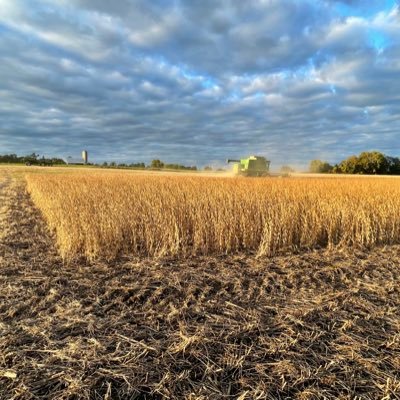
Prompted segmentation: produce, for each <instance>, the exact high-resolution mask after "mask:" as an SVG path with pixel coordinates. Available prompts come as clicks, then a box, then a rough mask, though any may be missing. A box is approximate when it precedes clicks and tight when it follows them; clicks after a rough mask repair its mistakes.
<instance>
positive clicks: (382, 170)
mask: <svg viewBox="0 0 400 400" xmlns="http://www.w3.org/2000/svg"><path fill="white" fill-rule="evenodd" d="M309 172H313V173H333V174H365V175H400V159H399V158H397V157H391V156H387V155H385V154H383V153H380V152H379V151H370V152H367V151H365V152H363V153H361V154H360V155H358V156H355V155H353V156H350V157H348V158H346V159H345V160H343V161H341V162H340V163H338V164H335V165H331V164H329V163H327V162H326V161H322V160H312V161H311V162H310V167H309Z"/></svg>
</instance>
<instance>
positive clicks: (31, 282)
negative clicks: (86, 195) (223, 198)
mask: <svg viewBox="0 0 400 400" xmlns="http://www.w3.org/2000/svg"><path fill="white" fill-rule="evenodd" d="M12 196H13V199H12V202H10V210H9V211H10V212H9V215H8V220H7V235H6V237H5V238H3V239H2V240H1V241H0V398H1V399H11V398H15V399H163V398H171V399H177V398H179V399H181V398H182V399H183V398H186V399H221V398H239V399H242V400H243V399H284V398H286V399H292V398H297V399H318V398H321V399H322V398H326V399H337V398H341V399H353V398H355V397H356V396H358V397H359V398H363V399H378V398H386V399H395V398H400V375H399V372H398V371H399V370H400V335H399V329H400V311H399V309H400V308H399V307H400V290H399V281H400V279H399V278H400V269H399V266H400V262H399V256H400V247H399V246H396V247H388V248H381V249H377V250H375V251H371V252H369V253H362V252H354V253H347V254H346V253H341V252H330V253H328V252H323V251H318V252H312V253H308V254H303V255H296V256H285V257H276V258H271V259H264V260H260V259H258V260H256V259H255V258H254V257H251V256H225V257H198V258H191V259H186V260H176V259H164V260H162V261H154V260H150V259H147V260H139V259H129V260H122V261H119V262H116V263H112V264H109V265H106V264H102V263H98V264H93V265H84V264H75V265H63V263H62V261H61V259H60V258H59V257H58V255H57V251H56V249H55V248H54V244H53V240H52V238H51V236H50V235H49V234H48V232H47V231H46V227H45V225H44V223H43V221H42V220H41V218H40V216H39V215H38V213H37V212H36V211H35V209H34V208H33V206H32V204H31V202H30V199H29V198H28V196H27V195H26V193H25V191H24V188H23V186H21V185H20V186H18V187H17V189H15V191H14V192H13V194H12ZM385 396H386V397H385Z"/></svg>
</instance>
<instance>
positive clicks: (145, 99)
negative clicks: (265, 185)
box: [0, 0, 400, 167]
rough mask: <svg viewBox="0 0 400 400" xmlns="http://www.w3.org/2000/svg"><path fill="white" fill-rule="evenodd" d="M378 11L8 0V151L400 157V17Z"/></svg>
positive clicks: (354, 6)
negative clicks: (399, 145)
mask: <svg viewBox="0 0 400 400" xmlns="http://www.w3.org/2000/svg"><path fill="white" fill-rule="evenodd" d="M345 3H346V4H345ZM363 4H364V5H363ZM380 4H382V3H380ZM343 6H345V7H347V8H346V10H345V11H346V12H344V11H343V10H344V9H343ZM378 6H379V4H378V3H377V2H372V3H371V5H370V7H369V8H368V7H367V8H366V7H365V3H363V2H359V1H347V2H343V1H342V2H338V1H327V0H325V1H319V2H315V1H311V0H305V1H302V2H298V1H295V0H280V1H278V0H254V1H250V2H246V3H241V2H236V1H233V0H231V1H228V0H221V1H218V2H215V1H211V0H204V1H201V2H200V1H193V2H192V1H190V2H189V1H174V2H168V3H166V2H164V1H161V0H160V1H154V2H153V1H152V2H148V1H144V0H141V1H129V0H121V1H118V2H109V1H105V0H90V1H89V0H69V1H66V0H59V1H50V0H41V1H38V2H36V3H35V5H34V6H32V3H31V2H28V1H27V0H14V1H10V0H0V8H1V10H2V11H1V14H0V33H1V35H0V52H1V55H2V63H1V64H0V76H1V77H2V81H1V84H0V96H1V97H0V98H1V100H0V146H1V150H0V151H1V152H11V151H12V152H18V153H21V152H31V151H36V152H39V153H41V154H42V153H45V154H49V155H50V154H54V155H58V156H65V155H69V154H72V155H73V154H78V152H79V151H80V150H81V149H82V148H87V149H88V150H89V152H90V155H91V156H92V159H95V160H97V161H103V160H108V161H111V160H117V161H118V160H120V161H132V162H133V161H135V162H137V161H145V162H149V161H150V160H151V159H152V158H162V159H165V160H166V161H169V162H183V163H186V164H199V165H204V164H209V163H210V162H214V163H216V164H218V163H223V160H224V159H226V158H227V156H230V157H239V156H245V155H247V154H250V153H261V154H265V155H266V156H268V157H270V158H271V159H272V162H273V165H275V167H277V166H278V165H279V164H281V163H292V164H293V165H300V166H301V165H305V164H306V163H307V162H308V160H310V159H312V158H315V157H322V158H326V159H328V161H331V162H335V161H338V160H340V159H341V158H342V157H345V156H347V155H348V154H350V153H357V152H359V151H362V150H368V149H378V150H381V151H384V152H387V153H389V154H393V155H399V154H397V153H398V152H400V149H397V148H396V142H397V135H398V131H399V125H400V123H399V122H398V121H399V118H398V117H399V113H400V98H399V97H400V96H399V93H400V79H399V71H400V64H399V60H400V33H399V32H400V17H399V8H398V6H397V5H396V4H395V3H393V2H386V3H385V5H384V6H381V7H378Z"/></svg>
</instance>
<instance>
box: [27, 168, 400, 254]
mask: <svg viewBox="0 0 400 400" xmlns="http://www.w3.org/2000/svg"><path fill="white" fill-rule="evenodd" d="M27 182H28V191H29V192H30V194H31V196H32V199H33V201H34V203H35V205H36V206H37V207H38V208H39V209H40V210H41V212H42V213H43V215H44V217H45V219H46V221H47V222H48V225H49V227H50V228H51V229H52V230H54V231H55V234H56V239H57V244H58V247H59V251H60V253H61V255H62V256H63V257H64V258H65V259H71V258H74V257H80V256H84V257H86V258H87V259H90V260H93V259H98V258H105V259H113V258H115V257H117V256H119V255H144V256H164V255H189V254H220V253H236V252H254V253H256V254H258V255H266V256H269V255H274V254H277V253H280V252H287V251H295V250H299V249H312V248H317V247H328V248H332V247H335V246H340V247H352V246H362V247H370V246H373V245H379V244H392V243H400V181H399V180H397V179H373V178H349V179H343V178H330V179H323V178H217V177H215V178H214V177H201V176H198V177H196V176H155V175H138V174H125V173H112V174H110V173H107V174H106V173H93V172H92V173H90V174H88V175H85V176H79V175H78V174H69V175H68V174H65V175H48V174H37V175H29V176H28V177H27Z"/></svg>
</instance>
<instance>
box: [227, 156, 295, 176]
mask: <svg viewBox="0 0 400 400" xmlns="http://www.w3.org/2000/svg"><path fill="white" fill-rule="evenodd" d="M227 163H228V164H229V163H234V164H233V173H234V174H235V175H236V176H277V177H283V176H289V175H288V174H277V173H271V172H270V171H269V166H270V164H271V161H269V160H267V159H266V158H265V157H261V156H250V157H249V158H242V159H241V160H230V159H229V160H227Z"/></svg>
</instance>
